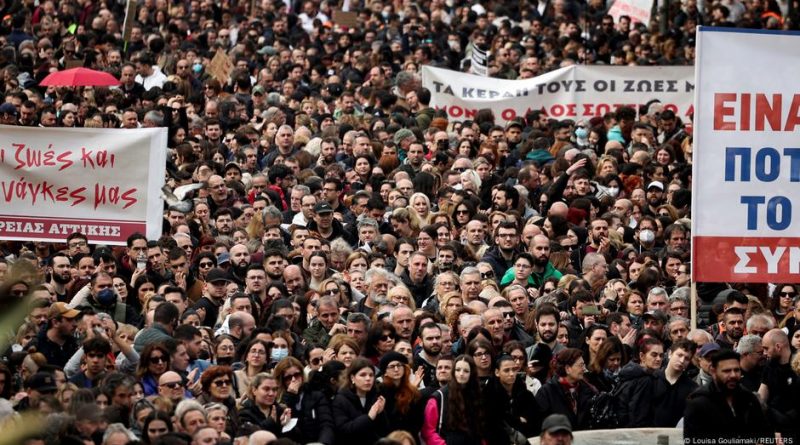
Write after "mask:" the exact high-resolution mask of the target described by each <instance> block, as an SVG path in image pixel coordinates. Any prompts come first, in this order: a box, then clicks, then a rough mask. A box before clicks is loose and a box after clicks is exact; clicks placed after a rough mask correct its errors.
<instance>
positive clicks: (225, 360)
mask: <svg viewBox="0 0 800 445" xmlns="http://www.w3.org/2000/svg"><path fill="white" fill-rule="evenodd" d="M232 363H233V357H217V365H219V366H230V365H231V364H232Z"/></svg>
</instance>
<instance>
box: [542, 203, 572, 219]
mask: <svg viewBox="0 0 800 445" xmlns="http://www.w3.org/2000/svg"><path fill="white" fill-rule="evenodd" d="M567 213H569V207H568V206H567V204H566V203H563V202H561V201H558V202H554V203H553V205H551V206H550V210H548V211H547V215H548V216H560V217H562V218H566V217H567Z"/></svg>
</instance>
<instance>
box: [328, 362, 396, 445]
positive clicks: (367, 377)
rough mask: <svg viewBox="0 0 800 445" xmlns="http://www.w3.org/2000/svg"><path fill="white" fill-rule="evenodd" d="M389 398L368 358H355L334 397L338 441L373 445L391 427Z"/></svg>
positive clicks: (334, 417) (334, 416)
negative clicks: (378, 382) (386, 410)
mask: <svg viewBox="0 0 800 445" xmlns="http://www.w3.org/2000/svg"><path fill="white" fill-rule="evenodd" d="M385 407H386V399H384V398H383V396H381V395H380V394H379V393H378V389H377V387H376V385H375V370H374V368H373V367H372V363H370V361H369V360H367V359H365V358H357V359H355V360H353V363H352V364H351V365H350V368H349V369H348V370H347V376H346V379H345V381H344V384H343V386H342V388H341V389H340V390H339V393H338V394H337V395H336V397H335V398H334V399H333V409H332V411H333V421H334V424H335V425H336V443H339V444H364V445H372V444H374V443H375V442H376V441H377V440H378V439H380V438H381V437H384V436H386V435H387V434H388V433H389V431H391V430H390V429H389V419H388V418H387V415H386V412H385V411H384V409H385Z"/></svg>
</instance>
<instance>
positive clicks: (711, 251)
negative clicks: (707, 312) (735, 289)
mask: <svg viewBox="0 0 800 445" xmlns="http://www.w3.org/2000/svg"><path fill="white" fill-rule="evenodd" d="M693 256H694V260H693V262H692V264H693V265H694V267H693V274H694V278H693V279H694V280H696V281H698V282H734V283H743V282H749V283H765V282H771V283H791V282H795V281H797V274H798V273H800V238H758V237H724V236H698V237H695V238H694V248H693Z"/></svg>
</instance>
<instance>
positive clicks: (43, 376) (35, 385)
mask: <svg viewBox="0 0 800 445" xmlns="http://www.w3.org/2000/svg"><path fill="white" fill-rule="evenodd" d="M25 387H26V388H28V389H33V390H36V391H38V392H42V393H46V392H56V391H57V390H58V387H57V386H56V381H55V379H54V378H53V376H52V375H51V374H49V373H47V372H37V373H36V374H34V375H32V376H30V377H28V380H26V381H25Z"/></svg>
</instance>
